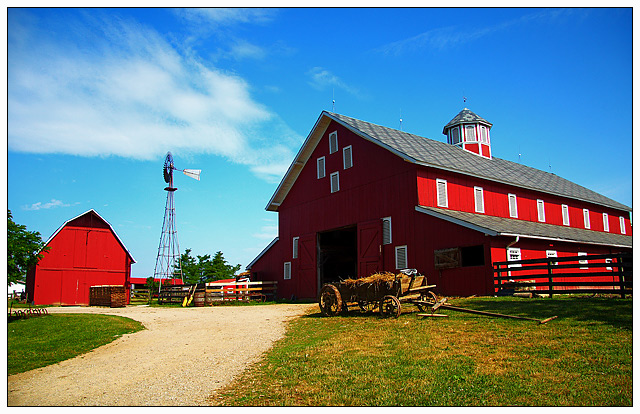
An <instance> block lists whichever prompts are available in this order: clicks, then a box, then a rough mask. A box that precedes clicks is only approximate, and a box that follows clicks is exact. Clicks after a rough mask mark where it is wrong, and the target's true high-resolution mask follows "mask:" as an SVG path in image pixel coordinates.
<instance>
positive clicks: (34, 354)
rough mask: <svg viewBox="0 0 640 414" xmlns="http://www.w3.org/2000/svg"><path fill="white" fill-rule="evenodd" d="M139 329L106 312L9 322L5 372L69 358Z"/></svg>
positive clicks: (42, 365)
mask: <svg viewBox="0 0 640 414" xmlns="http://www.w3.org/2000/svg"><path fill="white" fill-rule="evenodd" d="M141 329H144V327H143V326H142V324H141V323H140V322H136V321H134V320H132V319H129V318H123V317H120V316H109V315H90V314H57V315H47V316H38V317H32V318H29V319H18V320H15V321H13V322H9V323H8V324H7V374H8V375H12V374H17V373H19V372H25V371H29V370H31V369H35V368H40V367H44V366H47V365H51V364H55V363H56V362H60V361H64V360H66V359H69V358H73V357H75V356H76V355H80V354H84V353H86V352H89V351H90V350H92V349H94V348H97V347H99V346H102V345H104V344H108V343H109V342H111V341H113V340H115V339H117V338H119V337H121V336H122V335H124V334H127V333H132V332H137V331H139V330H141Z"/></svg>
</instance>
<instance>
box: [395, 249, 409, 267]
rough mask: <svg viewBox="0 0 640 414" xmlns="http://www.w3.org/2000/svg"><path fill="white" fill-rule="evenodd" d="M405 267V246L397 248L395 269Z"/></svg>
mask: <svg viewBox="0 0 640 414" xmlns="http://www.w3.org/2000/svg"><path fill="white" fill-rule="evenodd" d="M407 267H408V266H407V246H397V247H396V269H406V268H407Z"/></svg>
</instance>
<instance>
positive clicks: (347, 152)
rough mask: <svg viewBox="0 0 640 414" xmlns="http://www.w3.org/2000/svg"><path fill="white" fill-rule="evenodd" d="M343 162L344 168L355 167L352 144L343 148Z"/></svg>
mask: <svg viewBox="0 0 640 414" xmlns="http://www.w3.org/2000/svg"><path fill="white" fill-rule="evenodd" d="M342 164H343V166H344V169H345V170H346V169H347V168H351V167H353V154H352V149H351V145H349V146H348V147H344V148H343V149H342Z"/></svg>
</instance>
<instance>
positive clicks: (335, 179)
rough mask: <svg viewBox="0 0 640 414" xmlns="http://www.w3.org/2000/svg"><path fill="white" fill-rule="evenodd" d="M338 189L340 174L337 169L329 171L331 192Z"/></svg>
mask: <svg viewBox="0 0 640 414" xmlns="http://www.w3.org/2000/svg"><path fill="white" fill-rule="evenodd" d="M338 191H340V174H339V173H338V171H336V172H334V173H331V192H332V193H335V192H338Z"/></svg>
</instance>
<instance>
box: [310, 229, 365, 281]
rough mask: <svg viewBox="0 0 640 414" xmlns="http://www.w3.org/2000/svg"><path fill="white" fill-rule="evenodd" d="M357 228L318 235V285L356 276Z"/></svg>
mask: <svg viewBox="0 0 640 414" xmlns="http://www.w3.org/2000/svg"><path fill="white" fill-rule="evenodd" d="M357 239H358V233H357V227H355V226H354V227H346V228H341V229H337V230H331V231H326V232H322V233H318V273H319V277H320V285H321V286H322V285H323V284H325V283H331V282H337V281H339V280H342V279H348V278H355V277H357V275H358V272H357V271H358V246H357Z"/></svg>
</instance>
